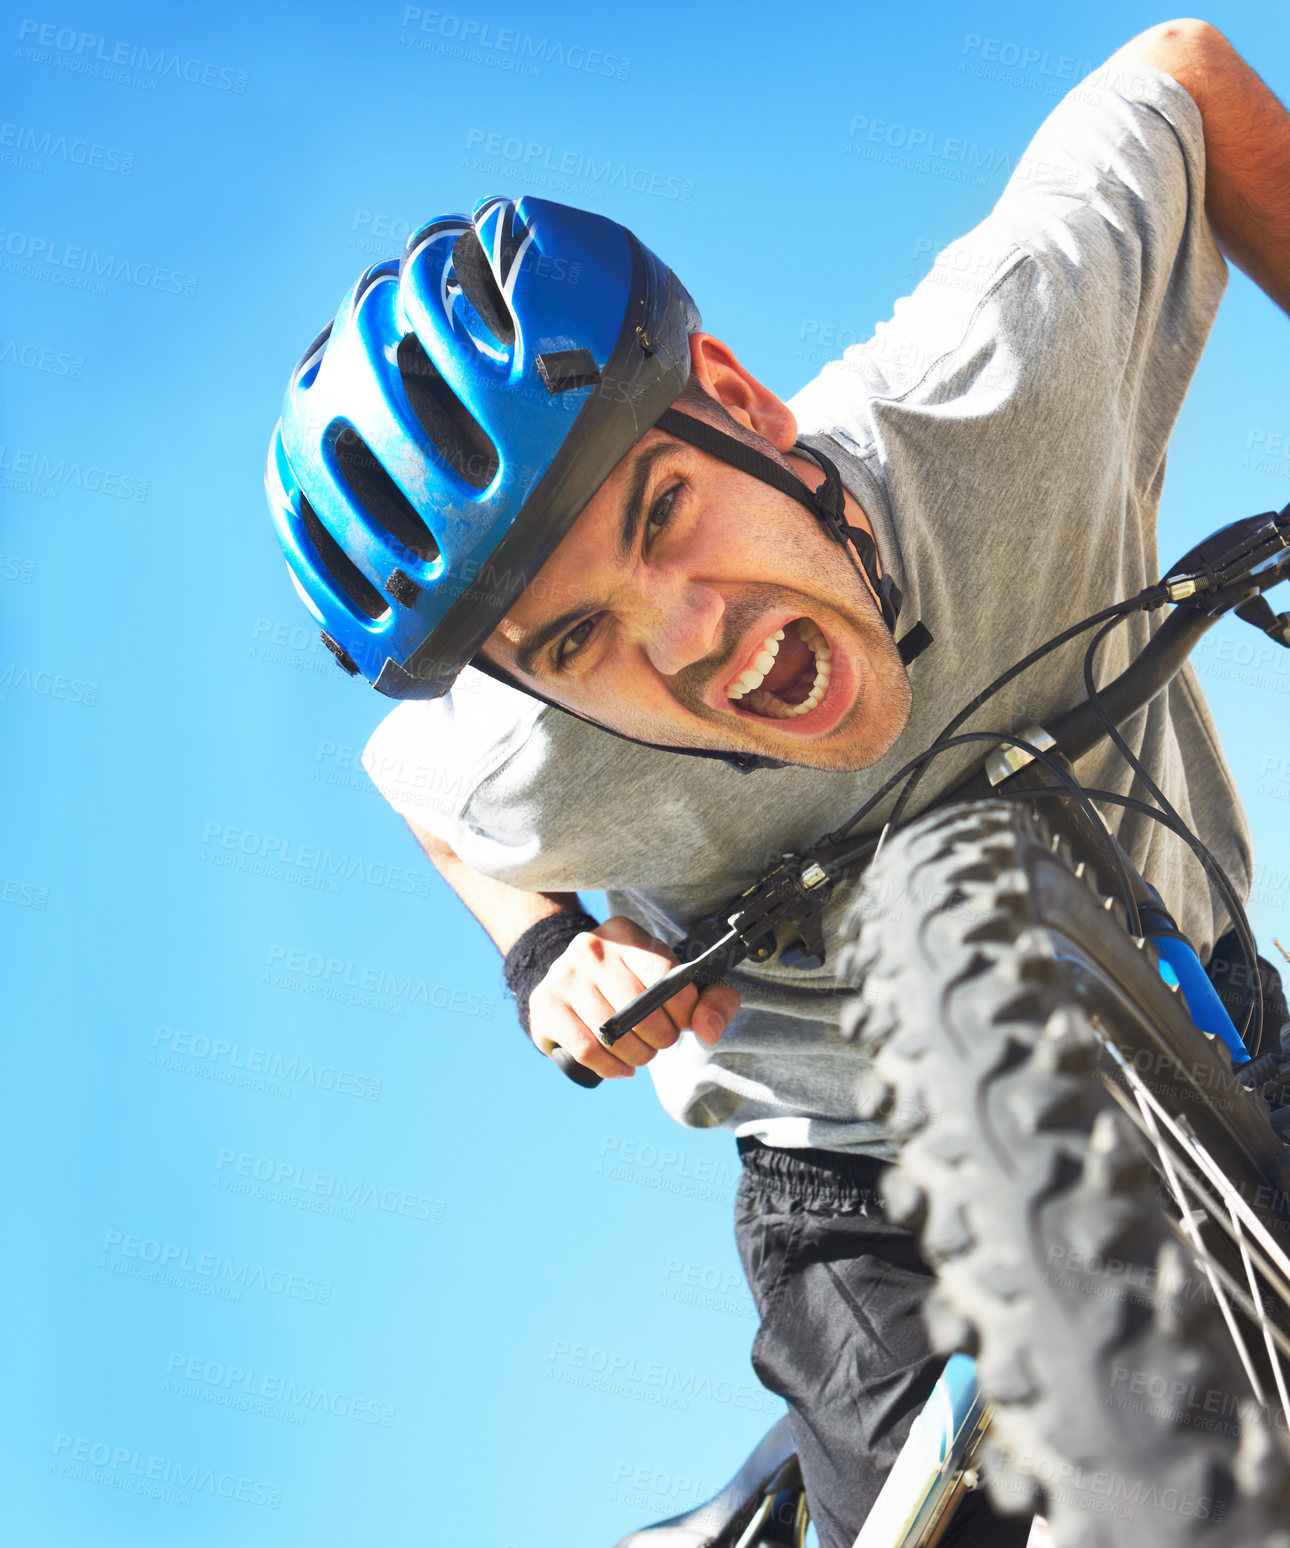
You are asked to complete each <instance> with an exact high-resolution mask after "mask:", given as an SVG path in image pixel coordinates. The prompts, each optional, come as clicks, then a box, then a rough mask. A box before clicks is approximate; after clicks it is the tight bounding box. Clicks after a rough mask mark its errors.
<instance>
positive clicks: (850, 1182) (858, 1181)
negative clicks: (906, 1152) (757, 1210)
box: [736, 1138, 889, 1208]
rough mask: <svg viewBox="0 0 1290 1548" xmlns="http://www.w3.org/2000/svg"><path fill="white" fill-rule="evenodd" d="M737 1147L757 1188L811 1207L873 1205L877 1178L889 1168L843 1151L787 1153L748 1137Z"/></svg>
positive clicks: (877, 1159) (873, 1158) (878, 1160)
mask: <svg viewBox="0 0 1290 1548" xmlns="http://www.w3.org/2000/svg"><path fill="white" fill-rule="evenodd" d="M736 1144H737V1146H738V1149H739V1158H740V1160H741V1161H742V1162H743V1166H744V1173H745V1175H746V1176H747V1177H748V1180H749V1181H750V1182H751V1183H753V1184H754V1186H760V1187H764V1188H767V1189H770V1190H773V1191H774V1192H776V1193H786V1194H788V1195H789V1196H790V1197H791V1198H795V1199H800V1200H802V1202H803V1203H810V1204H832V1205H838V1206H844V1207H845V1206H850V1207H852V1208H854V1207H857V1206H861V1205H868V1204H873V1203H875V1202H877V1201H878V1178H879V1177H880V1176H881V1175H882V1173H883V1172H884V1171H885V1170H886V1168H887V1166H888V1165H889V1163H888V1162H886V1161H884V1160H882V1158H881V1157H879V1156H867V1155H863V1154H860V1153H856V1152H851V1151H844V1150H809V1149H801V1150H786V1149H783V1148H781V1147H777V1146H774V1145H765V1144H763V1143H762V1142H761V1140H757V1139H749V1138H740V1139H739V1140H737V1141H736Z"/></svg>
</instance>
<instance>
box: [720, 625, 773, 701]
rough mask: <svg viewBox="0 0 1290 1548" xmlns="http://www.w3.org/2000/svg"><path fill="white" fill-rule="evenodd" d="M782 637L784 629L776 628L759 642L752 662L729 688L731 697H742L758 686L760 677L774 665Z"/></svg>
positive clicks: (760, 682)
mask: <svg viewBox="0 0 1290 1548" xmlns="http://www.w3.org/2000/svg"><path fill="white" fill-rule="evenodd" d="M783 638H784V631H783V630H782V629H776V630H775V632H774V634H768V635H767V636H766V638H765V639H764V640H763V641H762V642H761V649H760V650H759V651H758V652H757V654H756V655H755V656H754V657H753V664H752V665H751V666H750V667H745V668H744V669H743V671H742V672H740V674H739V676H738V677H737V678H736V679H735V681H734V684H733V686H732V687H731V689H730V697H731V698H732V699H742V698H743V696H744V694H746V693H751V692H752V691H753V689H754V688H760V687H761V685H762V679H763V678H764V677H765V676H766V673H767V672H769V671H770V669H771V667H773V666H774V665H775V657H776V656H777V655H779V642H780V641H781V640H782V639H783Z"/></svg>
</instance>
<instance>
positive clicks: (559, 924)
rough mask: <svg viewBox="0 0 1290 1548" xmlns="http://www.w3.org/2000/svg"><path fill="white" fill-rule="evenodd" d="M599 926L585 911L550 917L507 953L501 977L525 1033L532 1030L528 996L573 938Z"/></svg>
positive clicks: (532, 927) (521, 937)
mask: <svg viewBox="0 0 1290 1548" xmlns="http://www.w3.org/2000/svg"><path fill="white" fill-rule="evenodd" d="M599 923H600V921H599V920H598V919H596V918H594V917H593V916H592V915H591V914H588V913H585V912H584V911H583V910H582V909H577V910H575V911H574V912H573V913H567V914H564V913H562V914H548V915H547V916H546V918H545V919H539V920H538V922H537V923H536V924H534V925H530V926H529V927H528V929H527V930H525V932H524V934H523V935H521V936H520V938H519V940H518V941H516V942H515V944H514V946H512V947H511V949H510V950H509V951H508V952H507V953H506V960H505V961H504V962H503V963H502V975H503V977H504V978H505V979H506V987H507V988H508V989H509V990H510V991H511V993H512V994H513V995H514V996H515V1013H516V1015H518V1017H519V1018H520V1025H521V1026H522V1027H523V1028H524V1030H525V1031H526V1032H527V1031H528V1030H529V995H531V994H532V993H533V991H534V990H535V989H536V988H537V986H538V985H539V984H540V983H541V982H542V980H543V979H544V978H545V977H546V975H547V971H548V969H549V968H550V966H551V964H552V963H553V962H554V961H555V959H556V958H557V957H560V956H563V955H564V951H565V948H566V947H567V946H568V945H569V943H570V941H572V940H573V938H574V936H575V935H582V934H583V933H584V932H585V931H587V930H594V929H595V928H596V926H597V925H598V924H599Z"/></svg>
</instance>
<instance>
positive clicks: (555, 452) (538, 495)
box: [265, 197, 700, 699]
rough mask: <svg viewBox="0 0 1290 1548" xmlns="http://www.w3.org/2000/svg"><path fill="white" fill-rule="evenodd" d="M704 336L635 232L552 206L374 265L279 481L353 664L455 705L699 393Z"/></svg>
mask: <svg viewBox="0 0 1290 1548" xmlns="http://www.w3.org/2000/svg"><path fill="white" fill-rule="evenodd" d="M699 325H700V319H699V314H698V311H697V310H696V308H695V306H694V303H693V301H692V300H691V299H690V297H689V295H688V294H687V292H686V290H685V289H684V287H683V286H682V285H681V283H680V281H679V280H678V279H677V278H676V276H675V275H674V274H673V273H672V271H671V270H670V269H669V268H668V267H667V266H666V265H665V264H663V263H662V262H660V261H659V259H658V258H656V257H655V256H654V254H653V253H652V252H650V250H649V249H648V248H647V247H645V246H644V245H643V244H642V243H641V242H640V241H638V240H637V238H636V237H634V236H633V235H632V233H631V232H630V231H628V230H627V229H626V228H625V227H623V226H620V225H618V224H617V222H615V221H612V220H608V219H606V218H605V217H604V216H602V215H593V214H589V213H587V212H586V211H584V210H577V209H571V208H569V207H568V206H565V205H561V204H553V203H551V202H550V201H548V200H546V199H531V198H528V197H524V198H522V199H520V200H518V201H512V200H509V199H501V198H494V199H487V200H485V201H484V202H483V203H482V204H480V205H479V206H478V207H477V208H476V210H475V213H474V216H473V218H468V217H467V216H464V215H447V216H444V217H443V218H441V219H439V220H433V221H431V222H430V223H429V225H426V226H424V227H422V229H421V230H420V231H418V232H417V233H416V235H415V236H413V237H412V238H411V239H410V241H409V242H408V244H407V247H406V249H405V250H404V253H403V256H402V258H400V259H396V260H391V261H389V262H386V263H379V264H376V265H375V266H374V267H373V268H370V269H368V270H367V272H366V273H365V274H364V275H363V276H362V277H361V278H360V279H359V281H358V283H357V284H356V285H355V286H354V288H353V289H352V290H351V291H350V292H349V294H348V295H347V296H346V297H345V299H344V301H342V303H341V307H340V311H339V312H338V313H337V316H336V320H335V322H333V323H332V324H331V326H330V327H329V328H327V329H326V330H325V331H324V332H323V333H322V334H321V335H320V336H319V337H318V338H317V339H316V340H315V341H314V343H313V344H312V345H311V346H310V348H309V350H308V352H307V353H306V355H305V357H304V359H303V360H301V362H300V364H299V365H298V366H297V367H296V369H295V371H294V372H293V374H292V377H291V383H290V385H289V387H288V388H287V394H286V398H285V401H284V404H283V409H282V418H281V420H280V422H279V424H278V426H277V428H276V430H275V431H274V435H273V441H272V445H271V447H270V450H269V462H268V469H267V472H266V478H265V482H266V487H267V491H268V497H269V506H270V510H271V512H272V515H273V520H274V525H275V527H276V529H277V534H278V539H279V541H280V542H281V544H282V547H283V549H284V551H285V553H286V556H287V566H288V569H289V571H290V574H291V577H292V580H293V581H294V583H295V586H296V589H297V591H299V593H300V595H301V597H302V598H303V600H304V602H305V605H306V606H307V607H308V608H309V610H310V612H311V613H312V614H313V616H314V618H315V619H316V620H317V621H318V623H319V624H320V626H321V628H322V638H323V642H324V644H326V646H327V647H328V649H329V650H331V651H332V652H333V654H334V655H335V657H336V659H337V661H338V662H339V663H340V665H341V666H342V667H344V668H345V670H346V671H347V672H349V673H351V674H352V675H358V674H360V673H361V674H362V675H363V676H364V677H366V678H367V680H368V681H369V682H370V683H372V684H373V685H374V686H375V687H376V688H377V689H379V690H380V692H382V693H384V694H388V695H389V696H390V697H392V698H396V699H403V698H437V697H439V696H440V695H441V694H444V693H446V692H447V691H448V689H449V688H450V687H451V686H452V683H453V680H454V679H455V678H456V676H457V674H458V673H459V672H460V670H461V669H462V667H463V666H465V665H466V663H467V662H469V661H470V660H471V659H472V658H473V657H474V656H475V654H476V653H477V652H478V650H479V648H480V646H481V645H482V644H483V643H484V641H485V640H486V639H487V638H488V636H489V635H490V634H491V633H492V631H493V630H494V628H495V627H496V626H497V624H498V623H499V622H500V620H501V619H502V617H503V616H504V614H505V613H506V612H507V611H508V610H509V609H510V608H511V606H512V605H513V604H514V603H515V601H516V600H517V599H518V598H519V596H520V594H521V593H522V592H523V591H524V589H525V587H526V586H527V585H528V584H529V582H530V581H531V580H532V579H533V577H534V576H535V575H536V574H537V572H538V571H539V570H540V569H541V567H542V565H543V564H544V563H545V562H546V560H547V559H548V558H549V557H550V556H551V554H552V553H553V552H554V551H555V549H556V547H557V545H558V544H559V543H560V540H561V539H562V538H563V537H564V535H565V534H566V533H567V532H568V530H569V528H570V527H571V526H572V525H573V523H574V522H575V521H576V519H577V517H578V515H579V513H580V512H581V511H582V509H583V507H584V506H585V505H586V504H587V502H588V501H589V500H590V499H591V497H592V496H593V495H594V494H595V492H596V490H597V489H598V488H599V487H600V485H601V484H602V483H603V482H604V481H605V479H606V478H607V477H608V476H609V474H610V473H611V472H612V471H613V469H614V467H615V466H616V465H617V463H618V462H619V461H620V460H621V459H622V458H623V457H624V456H625V455H626V454H627V453H628V452H629V451H630V450H631V448H632V447H633V446H634V445H635V444H636V442H637V441H638V440H640V438H641V436H643V435H644V434H645V432H646V431H647V430H649V429H650V428H651V427H652V426H653V425H654V424H655V422H656V421H657V420H658V418H659V416H660V415H661V414H663V412H664V411H665V410H666V409H667V408H668V406H669V405H670V404H671V403H672V402H673V401H674V400H675V399H676V397H677V395H678V394H679V393H680V392H681V390H682V388H683V387H684V386H685V384H686V382H687V380H688V379H689V374H690V354H689V343H688V339H689V335H690V334H691V333H692V332H693V331H695V330H696V329H697V328H698V327H699Z"/></svg>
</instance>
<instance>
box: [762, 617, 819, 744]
mask: <svg viewBox="0 0 1290 1548" xmlns="http://www.w3.org/2000/svg"><path fill="white" fill-rule="evenodd" d="M797 632H798V634H799V635H801V637H802V639H803V640H805V641H806V644H807V645H808V646H809V647H810V650H811V654H812V655H813V656H814V657H815V674H814V678H813V680H812V683H811V689H810V692H809V693H808V694H807V696H806V698H805V699H803V700H802V702H801V703H800V704H789V703H788V702H787V701H786V700H784V699H781V698H780V697H779V695H778V694H777V693H772V692H771V691H770V689H769V688H754V689H753V691H752V692H751V693H750V694H749V695H748V696H747V698H746V699H745V701H744V702H745V703H746V704H747V706H748V708H749V709H750V710H753V711H755V713H757V714H758V715H766V716H769V717H770V718H772V719H774V720H795V719H797V718H798V717H799V716H801V715H807V714H809V713H810V712H811V711H812V710H813V709H815V707H816V706H817V705H818V704H819V703H820V702H821V701H822V700H823V698H824V695H825V694H826V693H827V692H828V691H829V675H828V658H826V659H825V660H824V661H821V659H820V655H819V650H820V648H821V647H824V648H825V649H826V650H827V646H824V636H823V635H822V634H820V632H819V631H818V630H817V629H815V628H812V629H811V630H810V634H811V635H814V636H815V640H816V641H818V645H817V644H816V643H815V642H814V641H812V640H811V639H810V638H809V637H808V635H807V633H806V632H805V631H803V629H802V626H801V625H800V624H799V625H798V629H797ZM822 668H823V670H821V669H822ZM799 681H800V679H799Z"/></svg>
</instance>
